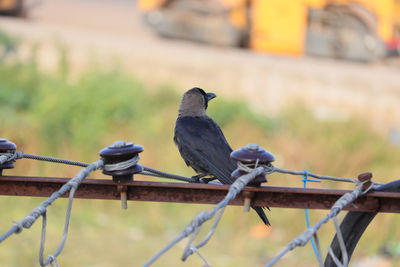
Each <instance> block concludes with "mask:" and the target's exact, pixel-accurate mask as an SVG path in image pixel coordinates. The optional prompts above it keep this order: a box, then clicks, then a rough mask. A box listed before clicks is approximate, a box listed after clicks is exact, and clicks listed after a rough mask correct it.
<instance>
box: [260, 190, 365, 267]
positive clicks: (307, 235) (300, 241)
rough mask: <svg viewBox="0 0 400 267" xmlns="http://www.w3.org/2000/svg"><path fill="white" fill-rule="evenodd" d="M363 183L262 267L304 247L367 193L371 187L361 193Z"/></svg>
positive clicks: (344, 196) (269, 265)
mask: <svg viewBox="0 0 400 267" xmlns="http://www.w3.org/2000/svg"><path fill="white" fill-rule="evenodd" d="M364 183H365V182H362V183H360V182H358V183H357V184H356V187H355V189H354V190H353V191H352V192H349V193H346V194H344V195H343V196H341V197H340V198H339V199H338V200H337V201H336V202H335V203H334V204H333V206H332V208H331V211H330V212H329V213H328V214H327V215H326V216H325V217H324V218H322V219H321V220H320V221H319V222H318V223H317V224H315V225H314V226H312V227H310V228H308V229H306V230H305V231H304V232H303V233H302V234H301V235H299V236H298V237H296V238H295V239H294V240H293V241H291V242H290V243H289V244H288V245H287V247H286V248H285V249H283V250H282V251H281V252H280V253H279V254H278V255H277V256H276V257H274V258H273V259H272V260H271V261H269V262H268V263H267V264H265V265H264V267H271V266H273V265H274V264H275V263H277V262H278V261H279V260H280V259H281V258H282V257H283V256H284V255H285V254H286V253H287V252H289V251H290V250H293V249H295V248H296V247H298V246H304V245H306V244H307V242H308V241H309V240H310V239H311V238H312V236H313V235H314V234H315V233H316V232H317V231H318V230H319V229H320V228H321V226H322V225H323V224H325V223H327V222H328V221H329V220H330V219H332V218H334V217H336V216H337V215H338V214H339V212H340V211H341V210H342V209H343V208H344V207H345V206H347V205H348V204H350V203H352V202H353V201H354V200H356V199H357V198H358V197H359V196H361V195H363V194H365V193H367V192H368V191H369V190H370V189H371V188H372V185H371V186H370V187H369V188H368V189H367V190H365V191H362V185H363V184H364Z"/></svg>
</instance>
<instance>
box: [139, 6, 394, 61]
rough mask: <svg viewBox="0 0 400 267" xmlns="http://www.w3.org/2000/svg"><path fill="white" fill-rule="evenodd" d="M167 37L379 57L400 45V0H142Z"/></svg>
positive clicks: (362, 58) (353, 57)
mask: <svg viewBox="0 0 400 267" xmlns="http://www.w3.org/2000/svg"><path fill="white" fill-rule="evenodd" d="M138 7H139V10H141V11H142V12H143V18H144V20H145V22H146V23H147V24H148V25H149V26H150V27H152V28H153V29H154V30H155V31H156V32H158V33H159V34H160V35H162V36H164V37H170V38H181V39H187V40H193V41H198V42H203V43H209V44H216V45H229V46H241V47H248V48H250V49H253V50H256V51H263V52H268V53H279V54H289V55H304V54H308V55H316V56H327V57H334V58H343V59H350V60H356V61H373V60H376V59H380V58H382V57H385V56H387V55H388V54H396V53H398V51H399V48H400V0H379V1H378V0H138Z"/></svg>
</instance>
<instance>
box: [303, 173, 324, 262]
mask: <svg viewBox="0 0 400 267" xmlns="http://www.w3.org/2000/svg"><path fill="white" fill-rule="evenodd" d="M303 172H304V174H303V179H302V180H301V181H302V182H303V187H304V188H307V182H314V183H320V182H321V181H320V180H314V179H308V171H307V170H303ZM304 216H305V219H306V225H307V228H310V227H311V224H310V218H309V215H308V209H305V210H304ZM311 245H312V248H313V250H314V254H315V257H317V259H320V255H319V253H318V249H317V245H316V244H315V238H314V237H313V238H312V239H311Z"/></svg>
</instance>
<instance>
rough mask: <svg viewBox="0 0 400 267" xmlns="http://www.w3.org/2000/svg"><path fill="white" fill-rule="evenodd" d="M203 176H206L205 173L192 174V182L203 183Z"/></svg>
mask: <svg viewBox="0 0 400 267" xmlns="http://www.w3.org/2000/svg"><path fill="white" fill-rule="evenodd" d="M204 176H207V174H198V175H194V176H192V183H203V182H202V179H201V178H203V177H204Z"/></svg>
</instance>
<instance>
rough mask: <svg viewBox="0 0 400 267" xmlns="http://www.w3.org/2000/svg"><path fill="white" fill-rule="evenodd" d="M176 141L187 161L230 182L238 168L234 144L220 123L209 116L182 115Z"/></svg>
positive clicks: (179, 119)
mask: <svg viewBox="0 0 400 267" xmlns="http://www.w3.org/2000/svg"><path fill="white" fill-rule="evenodd" d="M174 139H175V142H176V143H177V145H178V147H179V150H180V152H181V155H182V157H183V158H184V159H185V161H186V163H187V164H188V165H190V166H191V167H193V168H194V169H195V170H198V169H202V170H204V171H205V172H207V173H208V174H211V175H213V176H215V177H216V178H217V179H218V180H220V182H221V183H223V184H231V183H233V181H234V179H232V178H231V173H232V171H234V170H235V168H236V163H235V161H234V160H232V159H230V153H231V152H232V149H231V147H230V146H229V144H228V142H227V141H226V139H225V136H224V134H223V133H222V131H221V129H220V128H219V126H218V125H217V124H216V123H215V122H214V121H213V120H212V119H210V118H209V117H189V116H188V117H181V118H178V120H177V122H176V127H175V137H174Z"/></svg>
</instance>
